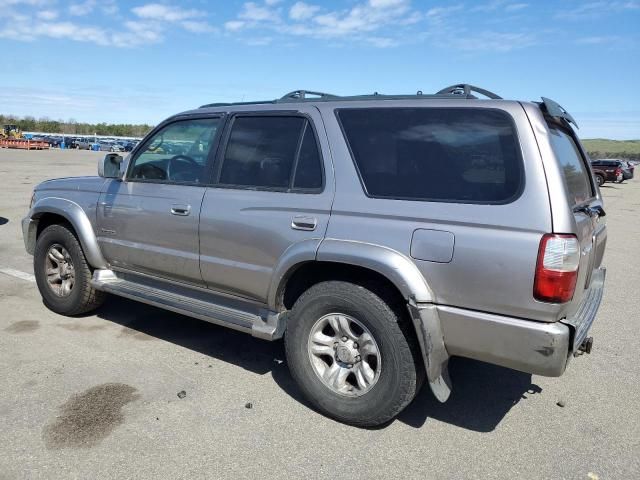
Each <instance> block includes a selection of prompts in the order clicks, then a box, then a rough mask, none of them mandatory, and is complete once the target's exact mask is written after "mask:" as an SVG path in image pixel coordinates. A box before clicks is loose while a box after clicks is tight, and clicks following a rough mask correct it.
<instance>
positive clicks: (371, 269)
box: [269, 239, 451, 401]
mask: <svg viewBox="0 0 640 480" xmlns="http://www.w3.org/2000/svg"><path fill="white" fill-rule="evenodd" d="M309 257H310V255H309V253H308V252H307V254H305V255H302V254H301V255H299V258H301V259H302V260H301V261H299V262H293V261H292V262H291V265H290V266H289V268H288V269H287V270H286V272H284V273H281V274H280V275H279V284H278V287H277V288H274V289H271V294H272V295H273V297H272V298H270V299H269V300H270V301H272V302H273V303H270V306H271V307H272V308H274V309H275V310H277V311H286V310H288V309H289V308H291V306H292V303H293V302H295V300H296V299H297V298H298V297H299V296H300V295H301V294H302V293H303V292H304V291H306V290H307V289H308V288H310V287H311V286H312V285H314V284H316V283H319V282H321V281H324V280H335V279H347V280H351V281H354V280H355V281H358V282H359V283H362V281H363V280H364V282H365V283H364V286H368V284H367V283H366V282H374V284H377V292H376V293H378V292H379V294H380V295H382V298H385V297H386V298H385V300H391V301H392V302H394V304H396V305H398V304H399V303H402V304H403V307H404V310H405V311H407V312H408V314H409V315H408V318H409V319H410V320H411V321H412V323H413V327H414V331H415V334H416V336H417V339H418V343H419V345H420V350H421V351H422V357H423V361H424V365H425V369H426V373H427V378H428V380H429V384H430V387H431V390H432V391H433V393H434V394H435V396H436V398H437V399H438V400H440V401H446V400H447V398H448V397H449V395H450V393H451V382H450V380H449V376H448V370H447V362H448V358H449V355H448V353H447V351H446V347H445V344H444V338H443V334H442V328H441V326H440V319H439V316H438V314H437V311H436V308H435V305H434V301H435V297H434V294H433V291H432V289H431V288H430V286H429V285H428V283H427V281H426V279H425V278H424V276H423V275H422V273H421V272H420V271H419V270H418V268H417V266H416V265H415V264H414V263H413V261H411V259H409V258H408V257H407V256H406V255H403V254H402V253H400V252H398V251H396V250H393V249H390V248H388V247H384V246H381V245H374V244H369V243H365V242H354V241H344V240H335V239H325V240H323V241H322V242H321V244H320V245H319V247H318V249H317V252H316V255H315V258H309ZM369 285H370V283H369ZM292 289H293V290H292Z"/></svg>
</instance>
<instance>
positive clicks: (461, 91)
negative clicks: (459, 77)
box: [436, 83, 502, 100]
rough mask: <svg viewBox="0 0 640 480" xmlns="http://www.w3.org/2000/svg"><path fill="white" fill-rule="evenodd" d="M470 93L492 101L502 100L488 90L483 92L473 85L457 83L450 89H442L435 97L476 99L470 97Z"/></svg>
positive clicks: (482, 89)
mask: <svg viewBox="0 0 640 480" xmlns="http://www.w3.org/2000/svg"><path fill="white" fill-rule="evenodd" d="M471 92H476V93H479V94H480V95H484V96H485V97H487V98H490V99H492V100H502V97H500V96H498V95H496V94H495V93H493V92H490V91H489V90H485V89H484V88H480V87H476V86H474V85H469V84H468V83H459V84H457V85H451V86H450V87H447V88H443V89H442V90H440V91H439V92H438V93H437V94H436V95H446V94H450V95H464V96H465V97H466V98H477V97H476V96H474V95H472V94H471Z"/></svg>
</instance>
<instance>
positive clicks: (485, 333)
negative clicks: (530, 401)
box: [438, 307, 571, 377]
mask: <svg viewBox="0 0 640 480" xmlns="http://www.w3.org/2000/svg"><path fill="white" fill-rule="evenodd" d="M438 314H439V316H440V322H441V325H442V330H443V335H444V341H445V345H446V348H447V352H449V355H451V356H454V355H457V356H460V357H467V358H473V359H476V360H481V361H483V362H488V363H493V364H495V365H501V366H503V367H508V368H513V369H515V370H520V371H523V372H528V373H535V374H537V375H545V376H548V377H558V376H560V375H562V373H563V372H564V369H565V367H566V365H567V359H568V357H569V348H570V342H571V331H570V329H569V327H568V326H567V325H565V324H564V323H561V322H554V323H544V322H534V321H531V320H522V319H519V318H511V317H504V316H501V315H492V314H489V313H483V312H476V311H472V310H465V309H462V308H455V307H438Z"/></svg>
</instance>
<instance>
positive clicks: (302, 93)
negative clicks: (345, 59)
mask: <svg viewBox="0 0 640 480" xmlns="http://www.w3.org/2000/svg"><path fill="white" fill-rule="evenodd" d="M472 92H475V93H479V94H480V95H484V96H485V97H487V98H490V99H493V100H500V99H502V97H500V96H498V95H496V94H495V93H493V92H490V91H489V90H485V89H484V88H480V87H476V86H473V85H469V84H467V83H459V84H457V85H451V86H450V87H447V88H443V89H442V90H440V91H439V92H437V93H436V94H433V95H426V94H423V93H422V91H421V90H418V91H417V92H416V93H415V94H413V95H383V94H379V93H378V92H374V93H373V94H365V95H350V96H344V97H341V96H340V95H334V94H332V93H324V92H314V91H313V90H294V91H293V92H289V93H287V94H286V95H283V96H282V97H280V98H278V99H276V100H261V101H253V102H231V103H209V104H207V105H202V106H201V107H200V108H209V107H228V106H232V105H257V104H274V103H297V102H322V101H331V100H345V101H347V100H352V101H356V100H372V99H381V100H404V99H415V98H421V99H426V98H467V99H476V98H478V97H476V96H475V95H473V93H472Z"/></svg>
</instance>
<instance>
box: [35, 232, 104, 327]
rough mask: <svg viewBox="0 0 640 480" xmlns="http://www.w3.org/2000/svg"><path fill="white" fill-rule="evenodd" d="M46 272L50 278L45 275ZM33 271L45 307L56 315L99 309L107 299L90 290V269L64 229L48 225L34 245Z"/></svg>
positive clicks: (71, 237) (101, 293)
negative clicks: (58, 281)
mask: <svg viewBox="0 0 640 480" xmlns="http://www.w3.org/2000/svg"><path fill="white" fill-rule="evenodd" d="M54 250H55V252H54ZM54 253H55V255H54ZM50 254H51V256H50ZM60 255H61V256H60ZM53 257H55V258H56V260H53ZM62 257H64V260H62ZM56 262H57V265H58V267H57V269H56V267H55V266H56ZM60 265H62V267H60ZM48 269H49V273H50V274H51V275H48V274H47V270H48ZM33 270H34V273H35V277H36V283H37V285H38V290H40V295H42V300H43V302H44V304H45V305H46V306H47V308H49V309H50V310H52V311H54V312H55V313H59V314H61V315H68V316H72V315H79V314H82V313H86V312H89V311H91V310H94V309H96V308H98V307H99V306H100V305H102V303H103V302H104V300H105V298H106V294H105V293H104V292H100V291H98V290H96V289H94V288H93V287H92V286H91V283H90V281H91V276H92V272H91V268H90V267H89V264H88V263H87V260H86V258H85V256H84V253H83V251H82V247H81V246H80V242H78V239H77V238H76V236H75V235H74V233H73V232H72V231H71V230H70V229H69V228H68V227H67V226H64V225H50V226H49V227H47V228H45V229H44V230H43V231H42V233H41V234H40V236H39V237H38V240H37V241H36V248H35V252H34V256H33ZM62 270H64V273H63V274H61V271H62ZM52 272H55V273H52ZM50 279H51V280H52V281H51V282H50ZM57 280H60V284H59V285H60V287H59V288H58V283H57ZM65 285H66V286H67V287H66V288H65ZM69 285H70V286H69Z"/></svg>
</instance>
